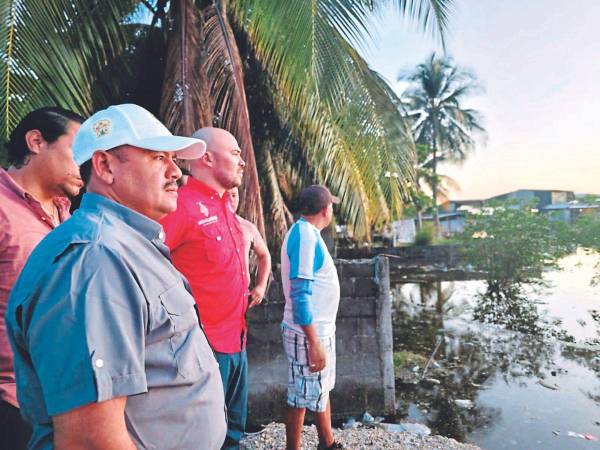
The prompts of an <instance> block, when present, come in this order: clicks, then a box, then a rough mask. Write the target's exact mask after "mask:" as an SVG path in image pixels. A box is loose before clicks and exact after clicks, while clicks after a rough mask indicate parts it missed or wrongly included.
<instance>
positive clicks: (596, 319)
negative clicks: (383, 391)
mask: <svg viewBox="0 0 600 450" xmlns="http://www.w3.org/2000/svg"><path fill="white" fill-rule="evenodd" d="M574 272H576V271H574ZM571 273H573V272H571ZM575 276H577V274H575ZM550 278H551V279H552V278H553V277H552V276H551V277H550ZM588 283H589V280H588ZM563 284H564V283H563ZM482 287H483V288H485V287H484V286H483V284H482V283H475V284H473V283H464V282H460V283H433V284H430V285H424V286H417V285H412V286H404V287H402V288H398V289H396V290H395V292H394V298H395V309H394V350H395V351H396V352H397V353H396V357H397V359H396V362H397V367H396V368H397V372H396V378H397V382H396V389H397V396H398V402H397V403H398V409H399V412H400V415H401V416H403V417H408V418H409V419H412V420H414V421H419V422H422V423H426V424H427V425H428V426H430V427H431V428H432V430H433V432H434V433H438V434H442V435H445V436H449V437H453V438H455V439H457V440H460V441H470V442H475V443H477V444H479V445H480V446H482V447H483V448H489V449H501V448H544V449H562V448H588V447H589V446H590V445H593V444H594V443H593V442H591V441H585V440H581V439H579V440H577V438H574V437H570V436H569V435H568V431H571V430H573V431H575V432H577V433H584V434H585V433H591V434H592V435H593V434H598V435H600V427H599V425H600V382H599V380H600V357H598V356H597V355H598V354H599V352H597V351H595V349H590V348H589V347H585V346H582V345H579V346H575V345H571V344H569V342H570V341H574V340H575V338H574V336H576V337H577V338H578V339H579V343H580V344H582V343H584V339H582V335H581V330H579V329H578V328H580V327H581V321H582V319H581V316H580V314H581V310H582V308H583V309H585V308H586V307H587V306H588V303H585V305H578V304H576V303H575V304H574V303H571V304H570V306H569V308H573V307H577V308H579V309H577V310H576V314H575V313H573V312H572V311H571V309H569V311H571V314H570V315H569V316H567V315H565V316H563V317H561V318H558V319H556V318H553V317H552V313H554V312H555V311H556V310H561V308H563V309H564V308H566V307H565V305H564V303H568V302H573V299H572V298H571V297H570V296H564V295H563V296H562V297H561V298H560V299H557V298H556V297H553V295H555V294H553V293H552V292H551V291H546V292H545V293H543V295H544V297H543V298H544V299H545V300H546V301H548V299H551V300H552V301H553V302H557V301H559V300H560V301H562V304H561V305H560V306H556V305H554V304H553V303H552V302H549V303H548V304H547V305H540V304H539V303H537V302H533V301H530V302H529V301H528V300H527V299H528V297H527V296H526V292H525V293H523V292H521V294H523V295H522V297H519V298H518V301H521V300H525V301H528V303H524V302H521V304H514V305H511V307H510V308H506V310H505V311H507V312H508V313H507V314H504V315H503V314H502V313H503V311H502V310H500V309H498V308H496V309H495V310H494V316H493V317H494V318H495V320H487V321H486V322H487V323H488V325H486V324H482V323H480V322H478V321H477V320H475V317H476V315H477V310H478V308H479V311H483V310H486V308H488V309H487V310H490V308H493V307H494V305H492V304H491V303H490V302H491V299H489V298H488V299H486V300H484V299H482V296H478V295H477V294H478V292H482V291H483V290H484V289H482ZM556 288H557V290H558V291H559V292H561V291H560V289H561V285H560V283H559V284H558V285H557V286H556ZM587 288H588V289H592V288H591V287H590V286H589V284H588V285H587ZM538 294H539V293H538ZM536 298H539V297H536ZM582 298H585V299H589V300H590V303H589V304H593V303H592V302H593V299H592V295H591V294H590V292H586V293H585V295H583V296H582ZM485 301H488V303H484V302H485ZM586 301H587V300H586ZM573 305H574V306H573ZM544 306H545V307H546V309H543V308H544ZM590 309H591V308H589V307H588V308H587V309H585V310H586V311H589V310H590ZM598 309H599V310H600V308H598ZM573 315H579V317H578V319H577V320H579V321H580V323H579V325H575V327H574V326H573V323H576V324H577V322H575V320H573V319H572V317H571V316H573ZM520 316H523V317H520ZM488 317H491V316H488ZM561 319H565V320H561ZM585 322H586V325H585V326H586V327H587V328H590V326H592V325H598V330H600V314H591V315H589V314H588V315H587V316H586V318H585ZM490 324H495V325H493V326H492V325H490ZM565 324H568V325H570V326H569V328H567V327H566V326H565ZM576 327H577V328H576ZM507 328H513V330H510V329H507ZM515 329H516V330H519V331H518V332H517V331H514V330H515ZM593 335H594V336H596V338H598V337H599V336H600V333H599V334H596V331H594V333H593ZM589 336H590V332H589V331H587V332H586V336H585V338H586V339H587V340H588V341H590V342H591V341H592V340H591V339H590V338H589ZM556 338H558V339H556ZM588 343H589V342H588ZM596 343H598V342H596ZM438 344H439V346H438ZM436 346H437V347H438V348H437V351H435V349H436ZM426 367H427V370H425V368H426ZM595 421H598V424H599V425H596V424H594V422H595ZM594 428H595V429H594ZM596 444H597V443H596Z"/></svg>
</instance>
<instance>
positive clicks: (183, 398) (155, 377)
mask: <svg viewBox="0 0 600 450" xmlns="http://www.w3.org/2000/svg"><path fill="white" fill-rule="evenodd" d="M163 240H164V233H163V230H162V227H161V226H160V225H159V224H158V223H156V222H154V221H152V220H150V219H148V218H147V217H145V216H142V215H140V214H138V213H137V212H135V211H133V210H131V209H129V208H126V207H124V206H122V205H120V204H118V203H115V202H113V201H112V200H109V199H107V198H105V197H102V196H100V195H96V194H86V195H85V196H84V197H83V201H82V204H81V208H80V209H79V210H77V211H76V212H75V214H74V215H73V217H71V219H69V220H67V221H66V222H65V223H64V224H62V225H61V226H59V227H58V228H56V229H55V230H54V231H52V232H51V233H50V234H49V235H48V236H47V237H46V238H45V239H44V240H43V241H42V242H41V243H40V245H39V246H38V247H36V249H35V250H34V251H33V253H32V254H31V257H30V258H29V260H28V261H27V264H26V265H25V268H24V269H23V271H22V273H21V275H20V277H19V279H18V280H17V283H16V284H15V286H14V288H13V290H12V293H11V296H10V299H9V305H8V311H7V316H6V320H7V326H8V330H9V337H10V340H11V344H12V346H13V350H14V355H15V371H16V378H17V396H18V399H19V403H20V405H21V411H22V414H23V415H24V416H25V418H26V419H27V420H28V421H29V422H31V423H32V424H33V426H34V435H33V437H32V441H31V443H30V446H31V447H32V448H34V449H50V448H52V440H53V429H52V421H51V419H50V417H51V416H54V415H56V414H61V413H65V412H67V411H70V410H72V409H74V408H78V407H81V406H84V405H86V404H89V403H93V402H101V401H105V400H109V399H112V398H116V397H123V396H127V397H128V399H127V403H126V407H125V421H126V424H127V428H128V431H129V433H130V436H131V437H132V439H133V441H134V442H135V443H136V445H137V446H138V447H139V448H157V449H171V448H172V449H199V448H202V449H213V448H214V449H216V448H219V447H220V445H221V443H222V442H223V440H224V437H225V432H226V419H225V412H224V396H223V386H222V383H221V378H220V375H219V370H218V365H217V363H216V361H215V358H214V355H213V353H212V350H211V349H210V347H209V345H208V342H207V340H206V337H205V335H204V332H203V331H202V329H201V328H200V326H199V324H198V317H197V312H196V309H195V303H194V299H193V297H192V296H191V294H190V291H189V287H188V285H187V282H186V281H185V279H184V278H183V277H182V276H181V274H180V273H179V272H178V271H177V270H176V269H175V268H174V267H173V265H172V264H171V262H170V259H169V250H168V248H167V247H166V246H165V245H164V244H163ZM89 425H90V427H94V426H96V424H89Z"/></svg>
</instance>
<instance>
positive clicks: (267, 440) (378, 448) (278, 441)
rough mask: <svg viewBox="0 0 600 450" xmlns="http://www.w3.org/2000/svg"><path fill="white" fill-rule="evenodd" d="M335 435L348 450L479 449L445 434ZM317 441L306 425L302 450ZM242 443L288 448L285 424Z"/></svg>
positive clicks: (361, 431) (247, 447) (245, 447)
mask: <svg viewBox="0 0 600 450" xmlns="http://www.w3.org/2000/svg"><path fill="white" fill-rule="evenodd" d="M417 425H419V424H417ZM333 435H334V438H335V440H336V441H339V442H340V443H342V444H343V445H344V448H347V449H349V450H431V449H436V450H437V449H439V450H480V449H479V447H477V446H475V445H473V444H461V443H460V442H457V441H455V440H454V439H450V438H446V437H443V436H420V435H417V434H415V433H409V432H403V433H389V432H387V431H385V430H384V429H382V428H379V427H372V428H367V427H360V428H354V429H348V430H338V429H334V430H333ZM318 443H319V439H318V437H317V429H316V427H315V426H314V425H311V426H305V427H304V428H303V430H302V447H301V448H302V450H309V449H315V448H316V447H317V445H318ZM240 444H241V447H240V448H241V449H242V450H280V449H282V448H284V447H285V426H284V425H283V424H282V423H270V424H269V425H267V426H266V427H265V428H264V429H263V430H262V431H260V432H258V433H253V434H251V435H248V436H246V437H244V439H242V442H241V443H240Z"/></svg>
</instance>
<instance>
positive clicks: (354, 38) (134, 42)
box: [0, 0, 452, 238]
mask: <svg viewBox="0 0 600 450" xmlns="http://www.w3.org/2000/svg"><path fill="white" fill-rule="evenodd" d="M394 2H395V3H396V4H397V7H398V8H399V10H400V11H401V12H402V13H404V14H405V15H406V16H409V17H412V18H414V19H415V20H416V21H417V22H418V23H420V24H421V25H422V26H423V28H424V29H429V30H432V31H434V32H436V33H437V34H438V36H443V34H442V33H443V31H444V29H445V27H446V22H447V16H448V13H449V8H450V6H451V4H452V1H451V0H395V1H392V0H387V1H383V0H381V1H374V0H336V1H324V0H313V1H306V0H286V1H272V0H238V1H235V2H230V1H227V0H170V1H169V0H153V1H152V0H141V1H134V0H104V1H102V2H98V1H97V0H50V1H48V0H12V1H11V0H0V17H3V18H4V19H2V21H1V22H0V24H1V25H0V39H1V42H2V43H1V44H0V61H1V62H2V65H1V66H0V83H1V86H2V88H3V91H4V93H5V98H4V105H3V108H2V110H1V115H0V118H1V119H2V123H3V126H2V127H1V129H0V133H2V134H0V138H6V133H7V131H8V130H10V129H11V128H12V127H13V126H14V124H15V123H16V121H18V120H19V118H20V117H21V116H22V115H23V114H24V113H25V112H26V111H27V110H29V109H31V108H33V107H36V106H40V105H42V104H47V103H58V104H61V105H63V106H65V107H68V108H72V109H74V110H77V111H79V112H81V113H83V114H89V113H91V112H93V111H94V110H95V109H98V108H100V107H104V106H106V105H107V104H110V103H115V102H122V101H133V102H136V103H140V104H142V105H143V106H146V107H147V108H149V109H150V110H151V111H153V112H154V113H155V114H157V115H159V116H160V117H161V119H163V120H164V121H165V122H166V123H167V125H168V126H169V127H170V128H171V129H172V131H174V132H178V133H190V132H191V131H193V130H194V129H196V128H198V127H201V126H207V125H217V126H220V127H223V128H226V129H228V130H229V131H231V132H232V133H233V134H234V135H235V136H236V138H237V139H238V141H239V142H240V144H241V147H242V150H243V152H244V153H243V154H244V158H245V159H246V161H247V163H248V165H247V170H246V176H245V180H244V187H245V191H244V193H243V194H244V195H243V199H242V205H241V207H242V211H243V214H244V215H246V216H247V217H248V218H250V219H251V220H253V221H255V222H256V223H257V224H258V226H259V228H261V229H262V220H263V212H262V206H263V201H262V200H261V194H264V193H265V192H267V193H269V195H268V196H265V198H268V200H269V201H271V202H273V204H272V205H267V207H268V210H269V212H272V213H274V216H276V217H269V220H270V221H272V222H274V223H276V224H278V226H277V228H276V229H275V230H272V231H273V232H274V233H275V234H277V235H281V234H282V233H283V231H284V230H285V227H286V226H287V224H288V223H289V220H290V215H289V212H287V211H286V205H285V204H284V200H285V199H286V195H284V194H285V192H284V191H286V190H289V189H290V186H282V184H286V183H287V182H289V181H293V180H301V182H304V183H305V182H307V181H311V182H322V183H327V184H329V185H330V186H331V187H332V189H333V190H335V191H336V193H338V194H339V195H341V196H342V198H343V200H344V203H343V208H342V211H341V217H342V218H343V219H344V220H346V221H347V222H349V223H351V224H353V225H354V226H355V228H356V232H357V235H362V236H364V237H365V238H368V234H369V231H370V228H371V226H372V225H373V224H376V223H378V222H380V221H382V220H386V219H389V218H390V217H393V216H394V215H398V214H399V212H400V205H401V201H402V197H403V195H405V193H406V187H407V183H408V182H409V181H410V179H411V178H412V177H413V176H414V144H413V142H412V137H411V136H410V130H409V129H408V128H407V127H406V125H405V122H404V121H403V120H402V117H401V116H400V114H399V113H398V105H399V101H398V99H397V98H396V97H395V95H394V93H393V92H392V91H391V89H390V88H389V87H388V86H387V84H386V83H385V82H383V80H381V79H380V78H379V76H378V75H377V74H376V73H374V72H372V71H371V70H370V69H369V68H368V67H367V65H366V63H365V62H364V61H363V60H362V58H361V57H360V56H359V55H358V54H357V52H356V50H355V49H354V47H353V46H352V45H351V44H350V42H360V41H361V40H364V39H365V37H366V36H367V34H368V31H367V25H366V24H367V21H368V19H369V18H370V17H371V16H372V15H373V14H376V13H377V12H378V11H379V10H380V9H381V8H382V7H383V6H384V5H385V4H389V3H394ZM240 46H241V47H242V50H240ZM251 71H254V75H252V73H250V72H251ZM249 78H252V79H253V80H254V81H256V80H258V81H260V85H261V86H262V88H263V91H266V93H267V94H268V95H267V96H266V98H265V99H264V101H262V99H261V98H256V97H254V98H253V99H249V96H250V95H252V92H249V91H248V90H247V88H246V83H247V82H248V79H249ZM249 105H251V106H252V107H253V108H252V109H250V108H249ZM265 105H266V107H265ZM267 110H268V111H267ZM263 112H268V113H267V114H263ZM265 116H272V117H274V118H276V119H277V120H276V121H275V122H276V123H267V124H261V123H260V122H257V120H256V119H255V117H256V118H258V120H260V119H262V118H264V117H265ZM261 127H263V128H265V127H267V128H273V129H274V130H273V131H274V133H273V134H274V136H269V137H267V139H266V141H264V142H263V141H256V139H253V134H257V130H258V129H260V128H261ZM263 134H264V133H263ZM257 155H258V156H260V158H257ZM256 159H260V163H261V166H260V167H258V166H257V164H256V162H255V160H256ZM292 162H293V163H292ZM281 170H284V171H285V176H283V177H282V176H281V173H279V172H281ZM390 170H391V171H393V172H395V173H398V174H399V176H398V177H397V178H396V179H394V180H393V182H390V181H389V180H386V179H384V177H383V175H382V174H383V173H384V172H385V171H390ZM259 174H260V176H259ZM261 184H262V185H263V186H262V187H261ZM294 189H296V186H291V190H292V191H293V190H294Z"/></svg>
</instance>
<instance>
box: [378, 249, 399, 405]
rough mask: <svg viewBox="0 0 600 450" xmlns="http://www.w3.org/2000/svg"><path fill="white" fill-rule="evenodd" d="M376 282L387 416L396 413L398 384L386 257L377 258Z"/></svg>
mask: <svg viewBox="0 0 600 450" xmlns="http://www.w3.org/2000/svg"><path fill="white" fill-rule="evenodd" d="M375 282H376V283H377V287H378V289H379V293H378V297H377V313H376V314H377V336H378V339H379V349H380V353H379V355H380V356H379V357H380V364H381V373H382V375H383V401H384V407H385V412H386V414H394V413H395V412H396V384H395V376H394V342H393V330H392V298H391V297H392V296H391V292H390V264H389V259H388V258H387V257H385V256H377V257H376V262H375Z"/></svg>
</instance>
